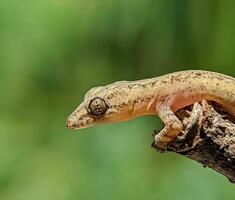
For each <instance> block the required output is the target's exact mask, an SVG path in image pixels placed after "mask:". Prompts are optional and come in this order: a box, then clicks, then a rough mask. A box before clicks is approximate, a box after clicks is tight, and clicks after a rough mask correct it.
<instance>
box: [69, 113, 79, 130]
mask: <svg viewBox="0 0 235 200" xmlns="http://www.w3.org/2000/svg"><path fill="white" fill-rule="evenodd" d="M66 125H67V127H68V128H72V129H73V128H79V126H78V123H77V119H76V118H75V117H73V116H71V117H69V118H68V120H67V122H66Z"/></svg>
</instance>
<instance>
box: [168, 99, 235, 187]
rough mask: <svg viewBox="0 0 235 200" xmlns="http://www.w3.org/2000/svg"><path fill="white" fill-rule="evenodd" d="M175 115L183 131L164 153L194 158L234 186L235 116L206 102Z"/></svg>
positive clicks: (216, 105)
mask: <svg viewBox="0 0 235 200" xmlns="http://www.w3.org/2000/svg"><path fill="white" fill-rule="evenodd" d="M176 114H177V116H178V117H179V118H180V119H181V120H182V122H183V124H184V126H185V127H186V128H185V131H184V132H183V133H182V134H181V135H180V136H179V137H178V138H176V139H175V140H174V141H172V142H171V143H170V144H169V145H168V148H167V151H171V152H176V153H178V154H180V155H184V156H186V157H188V158H190V159H193V160H195V161H197V162H199V163H201V164H203V166H205V167H210V168H212V169H214V170H216V171H217V172H219V173H221V174H223V175H224V176H226V177H227V178H228V179H229V180H230V181H231V182H232V183H235V117H234V116H231V115H229V114H228V113H226V112H225V111H224V110H223V109H222V107H221V106H220V105H218V104H215V103H213V102H206V101H203V102H201V103H195V104H194V105H193V106H190V107H187V108H184V109H182V110H180V111H178V112H177V113H176Z"/></svg>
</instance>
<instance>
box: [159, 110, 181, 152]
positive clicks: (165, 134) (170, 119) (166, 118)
mask: <svg viewBox="0 0 235 200" xmlns="http://www.w3.org/2000/svg"><path fill="white" fill-rule="evenodd" d="M158 113H159V114H158V115H159V117H160V119H161V120H162V121H163V123H164V125H165V126H164V128H163V129H162V130H161V131H160V132H159V133H158V134H157V135H155V147H156V148H157V149H159V150H163V151H164V150H166V149H167V144H168V143H169V142H170V141H171V140H172V139H173V138H175V137H177V136H178V134H179V133H180V132H181V131H182V130H183V124H182V123H181V121H180V120H179V119H178V117H177V116H176V115H175V114H174V113H173V112H172V110H171V109H170V107H163V108H161V109H159V111H158Z"/></svg>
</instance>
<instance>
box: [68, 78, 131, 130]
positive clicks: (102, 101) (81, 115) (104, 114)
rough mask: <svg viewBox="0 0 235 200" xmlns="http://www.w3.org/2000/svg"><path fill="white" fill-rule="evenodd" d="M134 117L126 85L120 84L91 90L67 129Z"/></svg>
mask: <svg viewBox="0 0 235 200" xmlns="http://www.w3.org/2000/svg"><path fill="white" fill-rule="evenodd" d="M132 115H133V105H131V104H130V102H128V92H127V91H126V87H125V84H124V85H123V82H122V84H120V82H118V83H115V84H111V85H108V86H101V87H95V88H92V89H91V90H89V91H88V92H87V93H86V95H85V98H84V100H83V102H82V103H81V104H80V105H79V106H78V107H77V109H76V110H75V111H74V112H73V113H72V114H71V115H70V116H69V118H68V120H67V127H68V128H72V129H82V128H88V127H90V126H94V125H98V124H104V123H111V122H118V121H126V120H128V119H130V118H132V117H131V116H132Z"/></svg>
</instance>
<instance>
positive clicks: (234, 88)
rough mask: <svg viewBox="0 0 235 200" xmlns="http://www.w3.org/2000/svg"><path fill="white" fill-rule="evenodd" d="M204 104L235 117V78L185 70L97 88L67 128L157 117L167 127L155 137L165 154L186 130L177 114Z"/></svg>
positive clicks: (86, 97) (89, 93) (85, 99)
mask: <svg viewBox="0 0 235 200" xmlns="http://www.w3.org/2000/svg"><path fill="white" fill-rule="evenodd" d="M202 100H210V101H215V102H217V103H219V104H220V105H221V106H222V107H223V108H224V109H225V110H226V111H227V112H228V113H230V114H232V115H233V116H235V78H233V77H231V76H228V75H224V74H221V73H218V72H212V71H203V70H185V71H178V72H173V73H169V74H165V75H161V76H158V77H154V78H148V79H143V80H137V81H118V82H115V83H112V84H109V85H106V86H99V87H94V88H92V89H90V90H89V91H88V92H87V93H86V95H85V97H84V100H83V102H82V103H81V104H80V105H79V106H78V107H77V108H76V110H75V111H74V112H73V113H72V114H71V115H70V116H69V118H68V120H67V127H68V128H72V129H82V128H87V127H91V126H94V125H98V124H105V123H112V122H121V121H127V120H130V119H134V118H136V117H139V116H143V115H156V116H159V117H160V119H161V120H162V121H163V123H164V127H163V129H162V130H161V131H160V132H159V133H158V134H156V135H155V145H156V148H158V149H161V150H166V149H167V145H168V144H169V142H171V141H172V140H173V139H175V138H177V136H179V134H180V132H182V131H183V130H184V128H185V127H184V126H183V124H182V122H181V121H180V120H179V119H178V118H177V116H176V115H175V112H176V111H178V110H179V109H181V108H184V107H186V106H188V105H191V104H194V103H196V102H200V101H202Z"/></svg>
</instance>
